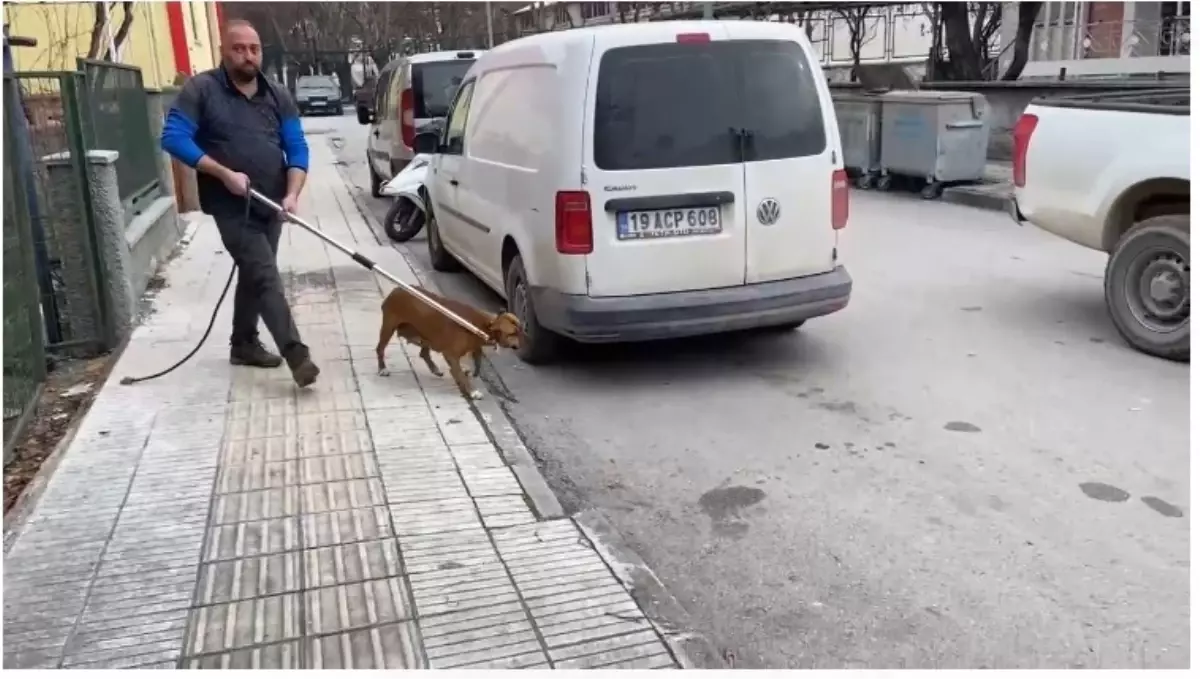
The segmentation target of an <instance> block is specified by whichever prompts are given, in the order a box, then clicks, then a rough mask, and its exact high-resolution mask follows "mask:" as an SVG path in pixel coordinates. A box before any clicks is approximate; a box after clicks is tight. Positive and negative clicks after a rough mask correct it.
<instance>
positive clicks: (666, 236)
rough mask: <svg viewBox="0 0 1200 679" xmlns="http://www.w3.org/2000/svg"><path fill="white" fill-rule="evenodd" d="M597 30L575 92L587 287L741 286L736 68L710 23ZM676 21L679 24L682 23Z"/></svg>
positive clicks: (597, 293) (742, 216)
mask: <svg viewBox="0 0 1200 679" xmlns="http://www.w3.org/2000/svg"><path fill="white" fill-rule="evenodd" d="M697 25H698V26H703V27H704V28H703V31H704V32H702V33H688V32H687V31H688V30H689V29H688V28H687V27H686V26H687V24H678V23H676V24H671V23H662V24H653V23H647V24H638V25H637V26H636V28H632V29H626V30H620V31H598V32H597V33H596V40H595V44H594V48H593V50H594V51H593V53H592V64H593V66H592V68H591V73H590V74H589V78H590V79H591V82H590V83H589V87H588V95H587V98H586V100H585V118H584V137H583V146H584V148H583V166H584V174H585V177H586V184H585V186H584V187H583V188H585V189H586V190H587V191H588V193H589V194H590V198H591V214H592V251H591V253H590V254H588V255H587V274H588V294H589V295H590V296H592V297H610V296H626V295H643V294H652V293H660V292H678V291H685V290H700V289H709V288H720V287H729V286H735V285H741V284H743V283H744V282H745V280H746V224H745V221H746V199H745V186H744V176H743V174H744V173H743V170H742V164H741V160H740V158H739V149H738V142H737V137H736V135H734V134H732V133H731V128H733V127H734V126H735V124H736V117H737V111H738V108H739V106H740V104H739V102H737V101H736V99H735V97H734V96H732V92H731V90H729V89H727V88H729V87H733V86H734V85H736V79H737V75H736V67H735V65H734V64H732V63H730V62H729V61H728V60H726V59H724V58H723V55H722V54H721V51H720V50H719V49H716V48H717V47H719V46H720V45H721V43H723V42H724V41H725V39H726V37H727V33H726V32H725V30H724V28H722V27H721V26H720V25H718V24H697ZM681 26H682V28H681Z"/></svg>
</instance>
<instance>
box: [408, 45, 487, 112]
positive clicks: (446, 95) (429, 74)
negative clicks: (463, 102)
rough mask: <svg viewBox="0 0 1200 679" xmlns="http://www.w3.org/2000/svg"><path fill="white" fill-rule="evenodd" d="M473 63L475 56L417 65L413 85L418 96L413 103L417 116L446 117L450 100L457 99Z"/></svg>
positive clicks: (413, 74) (414, 65)
mask: <svg viewBox="0 0 1200 679" xmlns="http://www.w3.org/2000/svg"><path fill="white" fill-rule="evenodd" d="M473 63H475V60H474V59H455V60H453V61H431V62H429V63H424V64H413V67H412V87H413V93H414V94H415V95H417V96H416V97H415V99H416V101H414V102H413V116H414V117H417V118H445V117H446V115H447V114H449V112H450V102H452V101H454V93H455V92H457V91H458V86H459V85H461V84H462V81H463V78H465V77H466V76H467V71H469V70H471V64H473Z"/></svg>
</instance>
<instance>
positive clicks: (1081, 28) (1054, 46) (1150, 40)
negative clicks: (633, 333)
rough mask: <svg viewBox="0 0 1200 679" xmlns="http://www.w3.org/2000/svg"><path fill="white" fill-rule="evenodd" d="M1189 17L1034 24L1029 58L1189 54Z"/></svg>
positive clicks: (1105, 57)
mask: <svg viewBox="0 0 1200 679" xmlns="http://www.w3.org/2000/svg"><path fill="white" fill-rule="evenodd" d="M1191 26H1192V20H1191V17H1187V16H1181V17H1171V18H1165V19H1131V20H1125V21H1098V22H1093V23H1087V24H1076V23H1064V24H1039V25H1037V26H1034V29H1033V35H1032V36H1031V45H1030V48H1029V60H1030V61H1062V60H1068V59H1117V58H1122V57H1126V58H1130V57H1131V58H1137V57H1181V56H1190V55H1191Z"/></svg>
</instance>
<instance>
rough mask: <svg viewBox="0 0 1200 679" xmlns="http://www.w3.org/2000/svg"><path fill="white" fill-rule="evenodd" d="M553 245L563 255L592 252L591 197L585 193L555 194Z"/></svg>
mask: <svg viewBox="0 0 1200 679" xmlns="http://www.w3.org/2000/svg"><path fill="white" fill-rule="evenodd" d="M554 245H555V247H556V248H558V251H559V252H560V253H562V254H564V255H586V254H590V253H591V252H592V197H591V195H589V194H588V192H587V191H559V192H558V193H557V194H555V196H554Z"/></svg>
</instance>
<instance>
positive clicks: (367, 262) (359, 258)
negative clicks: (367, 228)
mask: <svg viewBox="0 0 1200 679" xmlns="http://www.w3.org/2000/svg"><path fill="white" fill-rule="evenodd" d="M250 197H251V198H253V199H254V200H257V201H258V202H260V203H262V204H263V205H265V206H267V207H268V208H270V209H272V210H274V211H275V212H278V213H280V214H282V215H283V217H284V219H286V220H287V221H289V222H292V223H293V224H295V225H297V226H299V227H300V228H302V229H304V230H305V231H307V232H309V233H311V234H312V235H314V236H316V237H317V238H320V239H321V240H323V241H325V242H326V243H329V244H330V245H332V246H333V247H335V248H337V249H338V250H341V251H342V253H343V254H345V255H346V256H348V257H350V259H353V260H354V261H356V262H358V263H359V264H362V265H363V266H365V267H366V268H368V269H370V270H371V271H374V272H375V273H377V274H379V275H380V276H383V277H384V278H386V279H388V280H389V281H391V282H393V283H395V284H396V285H398V286H400V287H402V288H404V290H405V291H406V292H408V294H410V295H412V296H413V297H416V298H417V299H419V300H421V302H423V303H424V304H426V305H428V306H429V307H431V308H432V309H434V310H435V311H437V312H438V313H440V314H442V315H443V316H445V317H446V318H449V319H450V320H452V321H454V322H455V323H457V324H458V325H459V326H461V327H462V328H463V329H464V330H469V331H470V332H471V333H473V334H474V335H475V336H476V337H478V338H479V339H481V340H484V341H485V342H491V341H492V338H491V337H488V334H487V333H486V332H484V331H483V330H480V329H479V328H477V327H475V326H474V325H472V324H471V323H469V322H467V320H466V319H464V318H463V317H462V316H459V315H458V314H456V313H454V312H453V311H451V310H449V309H447V308H446V307H444V306H442V305H441V304H439V303H438V302H436V301H434V300H432V299H430V298H429V297H428V296H426V295H425V294H424V293H423V292H421V291H420V290H417V289H416V288H414V287H413V286H411V285H409V284H408V283H405V282H404V281H402V280H400V279H399V278H396V277H395V276H393V275H392V274H390V273H388V272H386V271H384V270H383V269H381V268H379V265H378V264H376V263H375V262H374V261H372V260H371V259H368V258H367V257H364V256H363V255H360V254H358V253H357V252H355V251H354V250H351V249H350V248H348V247H346V246H345V245H342V244H341V243H339V242H338V241H337V240H336V239H334V238H333V237H332V236H330V235H329V234H327V233H325V232H324V231H321V230H320V229H318V228H317V227H315V226H313V225H312V224H309V223H308V222H306V221H304V220H303V219H301V218H300V217H298V216H296V215H294V214H292V213H290V212H284V211H283V207H282V206H281V205H280V204H279V203H276V202H275V201H273V200H271V199H270V198H267V197H266V196H264V195H263V194H261V193H259V192H258V190H257V189H250Z"/></svg>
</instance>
